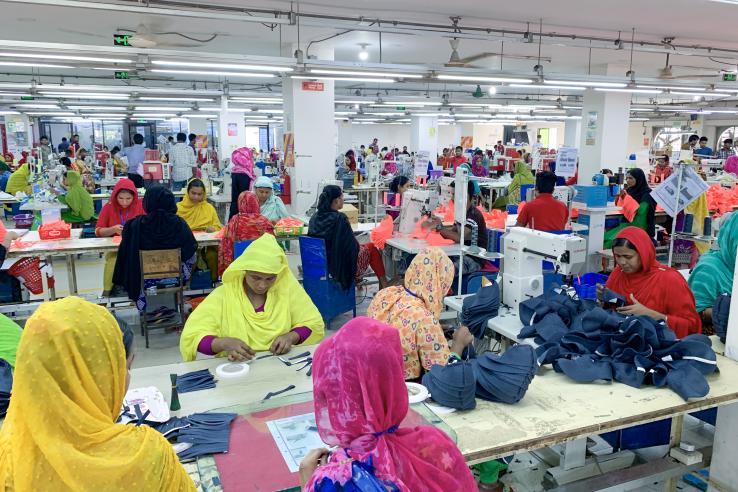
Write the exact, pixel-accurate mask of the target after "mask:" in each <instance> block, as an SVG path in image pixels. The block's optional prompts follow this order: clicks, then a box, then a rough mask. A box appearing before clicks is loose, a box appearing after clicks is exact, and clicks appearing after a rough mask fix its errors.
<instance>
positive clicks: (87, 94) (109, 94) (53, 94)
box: [39, 90, 131, 99]
mask: <svg viewBox="0 0 738 492" xmlns="http://www.w3.org/2000/svg"><path fill="white" fill-rule="evenodd" d="M39 93H40V94H41V95H43V96H51V97H60V98H65V99H84V98H87V97H110V98H125V99H128V98H129V97H131V96H129V95H128V94H116V93H114V92H52V91H43V90H42V91H39Z"/></svg>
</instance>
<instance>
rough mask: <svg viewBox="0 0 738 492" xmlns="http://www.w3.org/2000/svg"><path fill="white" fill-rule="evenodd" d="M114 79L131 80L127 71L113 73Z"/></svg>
mask: <svg viewBox="0 0 738 492" xmlns="http://www.w3.org/2000/svg"><path fill="white" fill-rule="evenodd" d="M115 78H116V79H118V80H128V79H130V78H131V76H130V74H129V73H128V72H127V71H125V70H121V71H116V72H115Z"/></svg>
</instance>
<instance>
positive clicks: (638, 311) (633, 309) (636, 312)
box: [617, 294, 666, 320]
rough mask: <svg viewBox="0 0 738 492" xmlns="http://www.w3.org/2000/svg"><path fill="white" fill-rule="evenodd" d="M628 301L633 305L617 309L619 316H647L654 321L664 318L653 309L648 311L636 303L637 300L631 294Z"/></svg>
mask: <svg viewBox="0 0 738 492" xmlns="http://www.w3.org/2000/svg"><path fill="white" fill-rule="evenodd" d="M630 300H631V302H632V303H633V304H631V305H630V306H623V307H619V308H617V311H618V312H619V313H620V314H624V315H626V316H648V317H650V318H653V319H655V320H661V319H665V318H666V317H665V316H664V315H663V314H661V313H659V312H656V311H654V310H653V309H648V308H647V307H646V306H644V305H643V304H641V303H640V302H638V299H636V298H635V296H634V295H633V294H631V295H630Z"/></svg>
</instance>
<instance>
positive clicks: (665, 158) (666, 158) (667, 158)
mask: <svg viewBox="0 0 738 492" xmlns="http://www.w3.org/2000/svg"><path fill="white" fill-rule="evenodd" d="M662 157H663V159H664V162H669V161H670V160H671V159H669V156H668V155H666V154H664V155H663V156H662Z"/></svg>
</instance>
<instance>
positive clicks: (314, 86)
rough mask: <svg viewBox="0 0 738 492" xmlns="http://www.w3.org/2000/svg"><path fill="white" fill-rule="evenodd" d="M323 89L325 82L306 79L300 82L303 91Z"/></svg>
mask: <svg viewBox="0 0 738 492" xmlns="http://www.w3.org/2000/svg"><path fill="white" fill-rule="evenodd" d="M324 89H325V84H324V83H323V82H312V81H309V80H306V81H304V82H303V83H302V90H304V91H315V92H323V90H324Z"/></svg>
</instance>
